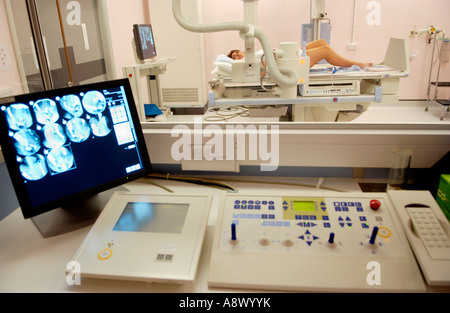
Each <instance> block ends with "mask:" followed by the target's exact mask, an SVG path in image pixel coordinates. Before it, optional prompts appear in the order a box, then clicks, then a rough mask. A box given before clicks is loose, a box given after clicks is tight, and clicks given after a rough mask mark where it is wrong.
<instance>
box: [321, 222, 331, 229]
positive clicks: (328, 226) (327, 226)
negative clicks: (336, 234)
mask: <svg viewBox="0 0 450 313" xmlns="http://www.w3.org/2000/svg"><path fill="white" fill-rule="evenodd" d="M323 227H326V228H330V227H331V224H330V223H323Z"/></svg>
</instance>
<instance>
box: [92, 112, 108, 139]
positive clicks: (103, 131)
mask: <svg viewBox="0 0 450 313" xmlns="http://www.w3.org/2000/svg"><path fill="white" fill-rule="evenodd" d="M89 124H90V125H91V129H92V133H93V134H94V135H95V136H98V137H105V136H107V135H108V134H109V133H110V132H111V127H110V121H109V119H108V118H107V117H105V116H102V115H99V116H97V117H91V118H90V119H89Z"/></svg>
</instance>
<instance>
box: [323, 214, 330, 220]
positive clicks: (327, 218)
mask: <svg viewBox="0 0 450 313" xmlns="http://www.w3.org/2000/svg"><path fill="white" fill-rule="evenodd" d="M322 220H323V221H329V220H330V218H329V217H328V215H325V216H322Z"/></svg>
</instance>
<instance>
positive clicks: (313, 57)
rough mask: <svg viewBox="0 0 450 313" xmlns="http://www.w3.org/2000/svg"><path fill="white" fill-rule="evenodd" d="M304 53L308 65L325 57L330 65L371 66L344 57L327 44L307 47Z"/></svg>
mask: <svg viewBox="0 0 450 313" xmlns="http://www.w3.org/2000/svg"><path fill="white" fill-rule="evenodd" d="M313 43H314V42H313ZM306 54H307V55H308V56H309V58H310V66H313V65H314V64H317V62H319V61H320V60H323V59H325V60H326V61H327V62H328V63H330V64H331V65H335V66H343V67H350V66H352V65H357V66H359V67H360V68H362V69H365V68H366V67H371V66H372V63H363V62H356V61H352V60H349V59H347V58H344V57H343V56H341V55H339V54H338V53H336V51H334V50H333V48H331V47H330V46H329V45H322V46H318V47H315V48H311V49H308V48H307V49H306Z"/></svg>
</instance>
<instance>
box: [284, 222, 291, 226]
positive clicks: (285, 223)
mask: <svg viewBox="0 0 450 313" xmlns="http://www.w3.org/2000/svg"><path fill="white" fill-rule="evenodd" d="M283 226H284V227H291V223H290V222H283Z"/></svg>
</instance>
